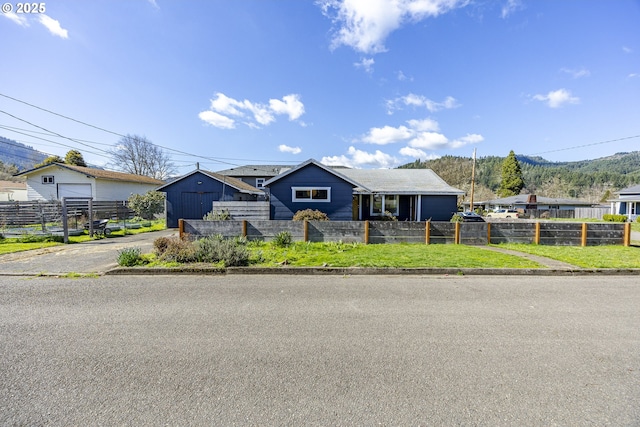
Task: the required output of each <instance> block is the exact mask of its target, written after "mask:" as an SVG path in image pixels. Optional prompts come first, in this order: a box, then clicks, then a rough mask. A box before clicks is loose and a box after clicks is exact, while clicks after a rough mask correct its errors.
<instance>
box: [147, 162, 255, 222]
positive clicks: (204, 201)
mask: <svg viewBox="0 0 640 427" xmlns="http://www.w3.org/2000/svg"><path fill="white" fill-rule="evenodd" d="M156 190H157V191H162V192H164V193H165V194H166V214H167V227H168V228H176V227H178V219H180V218H182V219H202V217H203V216H205V215H206V214H207V213H209V212H211V210H212V209H213V207H212V205H213V202H214V201H254V200H258V198H259V197H260V196H262V197H264V192H263V191H261V190H258V189H257V188H255V187H253V186H251V185H249V184H247V183H245V182H243V181H241V180H239V179H236V178H232V177H229V176H224V175H220V174H217V173H215V172H208V171H204V170H200V169H196V170H194V171H192V172H189V173H188V174H186V175H183V176H181V177H179V178H177V179H175V180H173V181H171V182H169V183H167V184H165V185H163V186H161V187H159V188H157V189H156Z"/></svg>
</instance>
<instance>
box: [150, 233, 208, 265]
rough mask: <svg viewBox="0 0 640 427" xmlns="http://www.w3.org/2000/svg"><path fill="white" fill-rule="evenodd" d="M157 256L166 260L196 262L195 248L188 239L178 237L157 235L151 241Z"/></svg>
mask: <svg viewBox="0 0 640 427" xmlns="http://www.w3.org/2000/svg"><path fill="white" fill-rule="evenodd" d="M153 247H154V252H155V253H156V255H157V256H158V258H159V259H160V260H162V261H167V262H196V261H197V260H198V257H197V254H196V248H195V247H194V245H193V243H192V242H190V241H188V240H182V239H180V238H178V237H159V238H157V239H156V240H155V241H154V242H153Z"/></svg>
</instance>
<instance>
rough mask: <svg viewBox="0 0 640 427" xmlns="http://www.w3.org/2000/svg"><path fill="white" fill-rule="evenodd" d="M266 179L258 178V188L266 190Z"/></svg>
mask: <svg viewBox="0 0 640 427" xmlns="http://www.w3.org/2000/svg"><path fill="white" fill-rule="evenodd" d="M266 180H267V179H266V178H256V188H264V182H265V181H266Z"/></svg>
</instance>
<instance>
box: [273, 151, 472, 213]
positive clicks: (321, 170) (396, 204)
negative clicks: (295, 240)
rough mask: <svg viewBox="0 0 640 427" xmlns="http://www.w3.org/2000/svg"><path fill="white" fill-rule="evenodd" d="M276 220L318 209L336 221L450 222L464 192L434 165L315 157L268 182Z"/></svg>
mask: <svg viewBox="0 0 640 427" xmlns="http://www.w3.org/2000/svg"><path fill="white" fill-rule="evenodd" d="M264 186H265V187H267V189H268V191H269V194H270V205H271V219H274V220H290V219H291V218H292V217H293V215H294V214H295V213H296V212H297V211H299V210H304V209H317V210H319V211H322V212H324V213H326V214H327V215H328V216H329V218H330V219H331V220H334V221H336V220H341V221H350V220H367V219H370V220H375V219H380V218H381V217H383V216H385V215H387V214H391V215H393V216H395V217H396V218H397V219H398V220H399V221H425V220H428V219H431V220H433V221H449V220H450V219H451V216H452V215H453V213H454V212H456V211H457V201H458V196H460V195H463V194H464V192H463V191H462V190H459V189H457V188H453V187H451V186H449V185H448V184H447V183H446V182H445V181H444V180H443V179H442V178H440V177H439V176H438V175H436V174H435V173H434V172H433V171H432V170H430V169H350V168H332V167H328V166H325V165H323V164H321V163H319V162H317V161H315V160H313V159H310V160H307V161H306V162H304V163H302V164H300V165H298V166H296V167H294V168H292V169H288V170H286V171H284V172H282V173H281V174H280V175H278V176H275V177H274V178H272V179H270V180H268V181H266V182H265V183H264Z"/></svg>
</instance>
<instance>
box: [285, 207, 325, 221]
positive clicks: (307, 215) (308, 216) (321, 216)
mask: <svg viewBox="0 0 640 427" xmlns="http://www.w3.org/2000/svg"><path fill="white" fill-rule="evenodd" d="M293 220H294V221H305V220H306V221H329V217H328V216H327V214H326V213H324V212H321V211H319V210H317V209H316V210H313V209H305V210H303V211H298V212H296V213H295V214H294V215H293Z"/></svg>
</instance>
